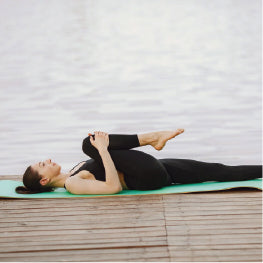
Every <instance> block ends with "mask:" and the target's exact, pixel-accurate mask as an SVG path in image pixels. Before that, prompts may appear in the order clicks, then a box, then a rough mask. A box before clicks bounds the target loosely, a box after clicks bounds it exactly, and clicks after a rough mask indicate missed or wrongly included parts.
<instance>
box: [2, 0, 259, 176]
mask: <svg viewBox="0 0 263 263" xmlns="http://www.w3.org/2000/svg"><path fill="white" fill-rule="evenodd" d="M260 2H261V1H259V0H253V1H247V0H243V1H242V0H235V1H234V0H233V1H230V0H213V1H211V0H199V1H195V0H191V1H190V0H184V1H179V0H171V1H167V0H158V1H157V0H156V1H153V0H133V1H122V0H112V1H107V0H105V1H74V0H72V1H65V0H63V1H59V0H56V1H46V0H45V1H27V0H25V1H18V0H17V1H9V0H4V1H3V0H2V1H1V2H0V41H1V42H0V43H1V45H0V58H1V59H0V96H1V104H0V147H1V151H0V162H1V163H0V175H4V174H5V175H6V174H7V175H14V174H22V173H23V172H24V170H25V168H26V167H27V166H28V165H29V164H32V163H34V162H38V161H40V160H45V159H46V158H52V160H53V161H55V162H57V163H59V164H60V165H62V170H64V171H67V170H68V169H70V168H72V167H73V166H74V165H75V164H76V163H78V162H80V161H81V160H86V159H89V157H87V156H85V155H84V153H82V151H81V143H82V139H83V138H84V137H86V136H87V134H88V133H89V132H93V131H96V130H102V131H105V132H108V133H125V134H128V133H144V132H149V131H154V130H166V129H174V128H185V130H186V132H185V133H184V134H183V135H181V136H180V137H177V138H176V139H175V140H173V141H171V142H168V143H167V146H166V148H165V149H164V150H163V151H160V152H157V151H155V150H154V149H153V148H151V147H150V146H146V147H143V148H141V149H142V150H144V151H146V152H148V153H150V154H153V155H154V156H155V157H157V158H165V157H169V158H172V157H174V158H189V159H196V160H203V161H211V162H212V161H215V162H223V163H225V164H233V165H234V164H259V163H261V146H262V143H261V142H262V141H261V132H262V121H261V4H260Z"/></svg>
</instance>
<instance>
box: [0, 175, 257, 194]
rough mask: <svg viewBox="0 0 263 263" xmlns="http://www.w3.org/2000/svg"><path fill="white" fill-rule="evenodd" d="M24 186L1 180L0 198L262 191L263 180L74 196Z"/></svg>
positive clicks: (175, 185) (206, 183)
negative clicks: (29, 190)
mask: <svg viewBox="0 0 263 263" xmlns="http://www.w3.org/2000/svg"><path fill="white" fill-rule="evenodd" d="M19 185H22V183H21V182H19V181H13V180H0V198H76V197H84V198H87V197H102V196H104V197H105V196H123V195H149V194H173V193H192V192H204V191H205V192H206V191H218V190H227V189H232V188H237V187H249V188H257V189H260V190H262V178H258V179H254V180H247V181H235V182H234V181H233V182H203V183H196V184H174V185H170V186H166V187H163V188H161V189H158V190H147V191H138V190H123V191H121V192H120V193H118V194H110V195H109V194H107V195H105V194H104V195H73V194H71V193H69V192H67V191H66V190H65V189H64V188H57V189H56V190H55V191H54V192H47V193H39V194H17V193H16V192H15V188H16V187H17V186H19Z"/></svg>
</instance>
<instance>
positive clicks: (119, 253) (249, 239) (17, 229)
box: [0, 176, 262, 262]
mask: <svg viewBox="0 0 263 263" xmlns="http://www.w3.org/2000/svg"><path fill="white" fill-rule="evenodd" d="M17 178H18V177H15V176H13V177H11V176H8V178H6V177H3V176H2V177H1V179H17ZM0 202H1V208H0V209H1V211H0V221H1V224H0V227H1V232H0V233H1V234H0V261H53V262H54V261H66V262H68V261H70V262H72V261H86V262H88V261H155V262H156V261H173V262H178V261H179V262H194V261H199V262H200V261H203V262H207V261H210V262H211V261H212V262H224V261H232V262H233V261H234V262H235V261H250V262H251V261H254V262H261V261H262V191H260V190H257V189H247V188H239V189H232V190H225V191H215V192H202V193H187V194H167V195H145V196H115V197H99V198H69V199H0Z"/></svg>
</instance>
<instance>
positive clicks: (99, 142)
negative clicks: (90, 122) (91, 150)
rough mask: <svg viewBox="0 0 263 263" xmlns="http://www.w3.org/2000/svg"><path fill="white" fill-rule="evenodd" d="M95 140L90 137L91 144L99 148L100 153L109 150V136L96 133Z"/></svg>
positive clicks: (103, 133)
mask: <svg viewBox="0 0 263 263" xmlns="http://www.w3.org/2000/svg"><path fill="white" fill-rule="evenodd" d="M94 134H95V139H93V137H92V136H90V143H91V144H92V145H93V146H94V147H95V148H97V150H98V151H101V150H105V149H106V150H107V148H108V146H109V135H108V133H106V132H101V131H95V132H94Z"/></svg>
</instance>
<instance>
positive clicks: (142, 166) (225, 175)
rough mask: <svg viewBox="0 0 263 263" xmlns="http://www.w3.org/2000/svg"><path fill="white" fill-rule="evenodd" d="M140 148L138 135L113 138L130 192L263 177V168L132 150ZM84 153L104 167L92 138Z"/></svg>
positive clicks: (113, 154)
mask: <svg viewBox="0 0 263 263" xmlns="http://www.w3.org/2000/svg"><path fill="white" fill-rule="evenodd" d="M92 136H93V137H94V136H95V135H92ZM139 146H140V143H139V140H138V136H137V135H136V134H133V135H126V134H109V146H108V151H109V153H110V155H111V158H112V160H113V162H114V164H115V167H116V169H117V170H118V171H121V172H123V173H124V180H125V182H126V184H127V186H128V188H129V189H137V190H151V189H158V188H161V187H163V186H167V185H171V184H177V183H178V184H189V183H200V182H205V181H219V182H220V181H221V182H224V181H244V180H251V179H255V178H260V177H262V165H238V166H230V165H224V164H220V163H207V162H201V161H195V160H189V159H174V158H165V159H156V158H155V157H153V156H152V155H150V154H147V153H144V152H142V151H137V150H130V149H132V148H135V147H139ZM82 150H83V152H84V153H85V154H87V155H88V156H89V157H91V158H92V159H94V160H96V161H97V162H98V163H99V164H100V165H103V163H102V159H101V157H100V154H99V152H98V151H97V149H96V148H95V147H94V146H93V145H92V144H91V143H90V136H88V137H87V138H85V139H84V140H83V143H82Z"/></svg>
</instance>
